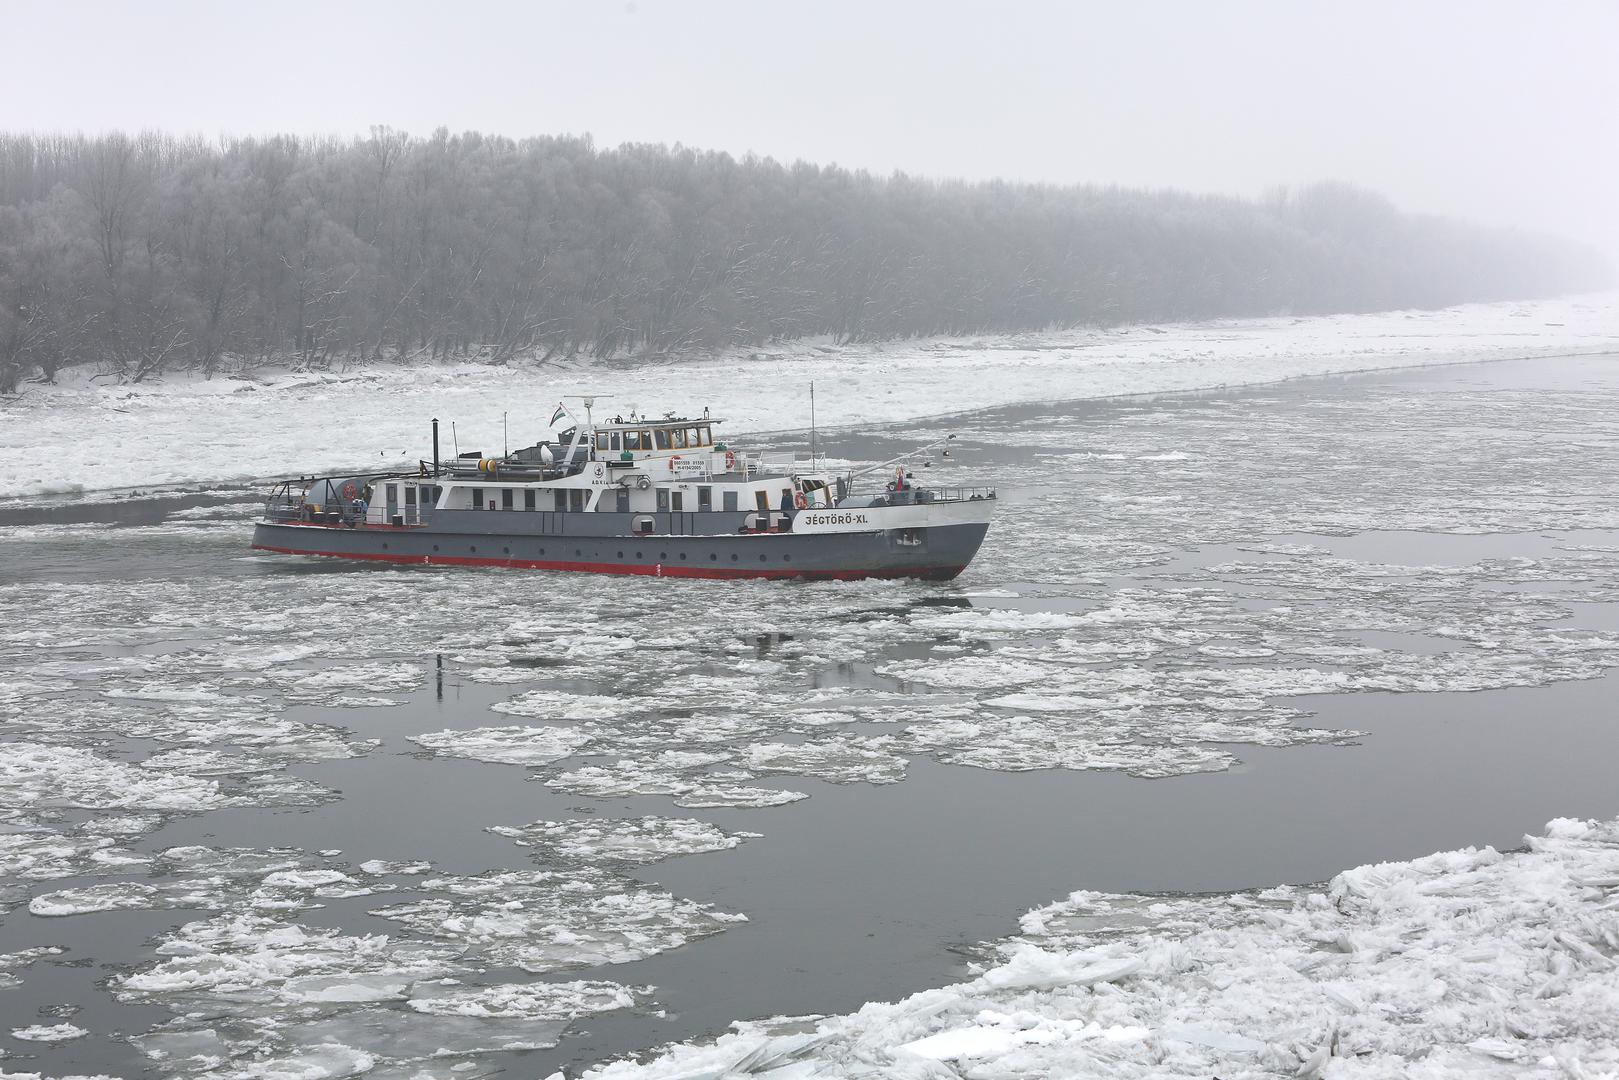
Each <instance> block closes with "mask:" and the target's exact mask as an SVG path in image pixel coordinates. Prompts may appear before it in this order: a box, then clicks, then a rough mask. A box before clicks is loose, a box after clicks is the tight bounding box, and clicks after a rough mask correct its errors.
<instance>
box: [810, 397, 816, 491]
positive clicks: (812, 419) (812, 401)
mask: <svg viewBox="0 0 1619 1080" xmlns="http://www.w3.org/2000/svg"><path fill="white" fill-rule="evenodd" d="M814 470H815V380H814V379H811V380H810V471H811V472H813V471H814Z"/></svg>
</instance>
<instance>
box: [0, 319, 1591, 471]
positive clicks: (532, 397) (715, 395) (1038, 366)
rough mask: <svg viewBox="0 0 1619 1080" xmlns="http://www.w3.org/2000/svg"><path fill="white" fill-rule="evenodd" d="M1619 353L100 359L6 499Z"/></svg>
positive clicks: (1132, 337) (73, 383) (1211, 351)
mask: <svg viewBox="0 0 1619 1080" xmlns="http://www.w3.org/2000/svg"><path fill="white" fill-rule="evenodd" d="M1615 350H1619V295H1614V294H1603V295H1597V296H1588V297H1577V298H1571V299H1562V300H1543V301H1533V302H1522V303H1518V302H1512V303H1500V304H1471V305H1465V306H1461V307H1454V308H1447V309H1444V310H1440V311H1392V312H1382V313H1378V314H1367V315H1332V316H1311V317H1307V318H1293V317H1276V318H1264V319H1226V320H1219V321H1214V322H1202V323H1181V324H1169V325H1164V326H1119V327H1111V328H1106V329H1102V328H1089V329H1074V330H1065V331H1058V332H1052V333H1050V334H1043V335H1018V336H1002V337H977V338H960V339H941V338H933V339H922V340H915V341H902V342H889V343H875V344H851V345H841V346H840V345H834V344H832V343H830V342H827V341H815V340H809V341H798V342H788V343H784V344H781V345H779V346H771V347H769V348H768V349H765V350H762V351H761V350H733V351H731V352H722V353H717V354H705V355H703V356H698V357H689V358H684V359H679V360H647V361H640V362H636V363H627V362H623V361H617V362H584V361H579V362H566V363H550V364H546V365H543V366H534V365H514V366H511V367H506V366H489V365H480V364H462V365H457V366H452V367H441V366H428V367H422V366H415V367H411V366H390V365H379V366H374V367H367V368H360V369H351V370H346V371H327V372H291V371H287V370H279V369H274V368H259V369H254V370H252V371H247V372H241V373H238V374H236V375H234V376H230V377H226V376H221V377H216V378H214V379H212V380H203V379H201V378H199V377H193V376H185V375H171V376H168V377H167V378H165V379H164V380H162V381H160V382H155V383H143V384H140V385H137V386H117V385H106V384H105V383H104V382H101V381H93V380H92V376H94V374H95V369H94V366H93V365H89V364H87V365H84V366H82V367H79V368H73V369H70V370H69V371H68V372H66V373H64V374H63V375H62V376H61V382H60V384H59V385H54V386H38V385H29V386H27V387H26V388H25V392H24V393H22V394H20V395H18V396H15V397H12V398H9V399H6V398H0V498H8V497H18V496H30V495H45V494H56V493H71V492H89V491H116V490H119V489H126V488H132V487H137V486H140V487H146V488H151V487H156V486H163V485H173V484H191V483H212V482H228V481H242V480H254V479H260V478H263V477H266V476H280V475H286V474H296V473H302V472H307V471H310V470H315V471H342V470H345V469H350V468H359V467H365V466H371V467H378V466H381V465H384V464H385V465H388V466H390V467H396V466H398V465H400V464H401V463H403V464H406V465H408V464H410V463H411V462H414V461H416V460H417V459H418V458H420V457H423V456H426V454H427V450H426V449H425V439H426V431H427V424H428V421H429V420H430V419H431V418H432V417H434V416H438V417H440V418H442V419H443V420H445V421H450V420H454V421H455V422H456V435H455V439H456V441H457V444H458V447H459V449H461V450H473V449H483V450H491V449H493V448H497V447H499V445H500V443H501V438H502V416H503V414H505V416H506V417H507V420H508V422H509V424H510V425H511V427H510V431H511V437H512V438H513V439H519V440H530V441H531V440H532V439H533V438H534V437H535V436H537V435H538V434H539V432H538V431H537V430H535V427H536V425H538V424H539V423H541V422H543V419H544V418H545V417H547V416H549V415H551V411H552V409H553V408H554V406H555V404H556V401H557V397H558V396H559V395H561V394H565V393H578V392H580V391H582V390H595V391H601V392H604V393H608V392H610V394H611V405H610V407H611V408H612V409H613V411H615V412H618V411H623V412H626V413H627V412H629V411H630V410H631V409H632V408H635V407H637V406H640V407H645V408H652V407H659V408H661V407H666V406H670V405H675V406H679V407H687V406H692V407H701V406H704V405H706V406H709V407H710V408H711V409H712V410H713V412H714V414H715V415H717V416H723V417H725V418H727V420H728V421H729V422H730V424H729V426H728V427H727V429H726V430H727V431H728V432H729V433H731V434H742V433H747V432H750V431H759V430H775V429H781V428H789V427H799V426H805V427H807V426H808V421H809V402H808V393H807V389H808V386H809V383H810V382H811V381H812V380H813V381H814V383H815V390H816V398H817V405H818V413H819V419H820V422H821V423H822V424H826V425H848V424H876V423H889V422H894V421H899V420H906V419H911V418H914V417H920V416H931V415H937V414H940V413H951V412H962V411H967V410H971V409H981V408H989V407H993V406H997V405H1007V404H1013V403H1017V402H1026V401H1052V400H1066V399H1080V398H1098V397H1108V396H1115V395H1121V394H1140V393H1161V392H1170V391H1179V390H1195V389H1205V388H1212V387H1220V386H1235V385H1240V384H1249V383H1264V382H1274V381H1278V380H1282V379H1289V378H1296V377H1300V376H1308V375H1324V374H1332V373H1337V372H1348V371H1365V370H1372V369H1378V368H1392V367H1409V366H1415V365H1431V364H1451V363H1467V362H1471V361H1479V360H1499V359H1508V358H1514V357H1534V356H1553V355H1567V354H1572V353H1598V352H1611V351H1615ZM519 444H520V443H517V444H514V445H519ZM446 449H449V447H448V446H447V447H446Z"/></svg>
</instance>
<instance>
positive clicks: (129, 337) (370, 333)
mask: <svg viewBox="0 0 1619 1080" xmlns="http://www.w3.org/2000/svg"><path fill="white" fill-rule="evenodd" d="M1607 275H1608V269H1607V267H1606V266H1605V265H1603V264H1602V262H1601V261H1600V260H1599V259H1597V258H1596V257H1595V256H1594V255H1592V254H1591V253H1590V252H1588V251H1586V250H1585V249H1582V248H1579V247H1577V246H1575V245H1573V244H1569V243H1566V242H1563V241H1558V240H1552V239H1548V238H1543V237H1531V236H1526V235H1522V234H1517V233H1509V232H1503V231H1498V230H1486V229H1482V228H1478V227H1473V226H1469V225H1464V224H1461V223H1456V222H1451V221H1447V220H1441V219H1436V218H1428V217H1419V216H1413V215H1408V214H1402V213H1401V212H1399V211H1397V210H1396V209H1395V208H1394V207H1393V206H1391V205H1390V204H1389V203H1388V202H1386V201H1385V200H1383V199H1381V198H1380V197H1378V196H1376V195H1372V194H1369V193H1366V192H1363V191H1359V190H1356V189H1353V188H1348V187H1344V186H1341V185H1320V186H1317V187H1313V188H1309V189H1305V190H1303V191H1300V192H1296V193H1287V192H1278V193H1276V194H1274V195H1272V196H1271V197H1268V198H1266V199H1263V200H1259V201H1245V200H1240V199H1234V198H1223V197H1222V198H1213V197H1199V196H1192V195H1187V194H1181V193H1176V192H1167V191H1152V192H1149V191H1131V190H1121V189H1117V188H1101V187H1088V186H1075V187H1056V186H1048V185H1030V184H1012V183H1001V182H992V183H963V182H936V181H927V180H918V179H915V178H912V177H908V176H904V175H895V176H892V177H876V176H872V175H869V174H867V173H864V172H851V171H849V170H846V169H842V168H838V167H835V166H831V167H825V166H816V165H810V164H805V163H802V162H800V163H795V164H791V165H784V164H780V163H778V162H776V161H772V160H768V159H766V160H760V159H755V158H747V159H744V160H740V161H739V160H736V159H734V158H732V157H730V156H728V155H726V154H720V153H705V152H702V151H696V150H691V149H687V148H684V147H679V146H676V147H674V148H669V147H665V146H646V145H631V146H624V147H620V148H618V149H614V150H601V149H598V148H596V147H595V146H594V145H593V144H592V142H591V140H590V139H589V138H588V137H554V138H552V137H547V138H532V139H523V140H517V141H514V140H511V139H506V138H499V137H494V136H488V135H482V134H479V133H477V132H468V133H465V134H460V135H452V134H450V133H449V132H447V131H443V130H441V131H438V132H435V133H434V134H433V135H431V136H429V137H427V138H416V137H412V136H410V135H407V134H405V133H403V132H398V131H393V130H390V129H387V128H376V129H373V131H372V132H371V134H370V136H369V137H365V138H353V139H335V138H307V137H296V136H276V137H271V138H240V139H236V138H233V139H227V140H221V141H207V140H203V139H200V138H176V137H172V136H169V135H164V134H159V133H146V134H141V135H137V136H129V135H124V134H116V133H115V134H107V135H100V136H83V135H49V134H46V135H40V134H0V392H3V391H7V390H11V389H14V388H15V387H16V385H17V383H18V382H19V381H20V380H22V379H25V378H29V377H44V378H52V377H54V375H55V373H56V372H57V371H58V370H60V369H61V368H63V367H65V366H67V365H71V364H80V363H90V364H95V365H99V366H100V367H101V368H102V369H103V370H105V371H106V372H108V373H110V374H113V375H116V376H117V377H120V378H123V379H127V380H132V381H138V380H141V379H144V378H147V377H149V376H151V375H153V374H154V373H157V372H161V371H163V370H166V369H171V368H176V367H182V366H187V367H192V366H194V367H201V368H203V369H205V370H208V371H213V370H217V369H218V368H220V367H221V366H222V365H225V364H227V363H234V362H240V361H244V360H246V361H255V360H261V359H267V358H272V357H275V358H290V359H293V360H295V361H296V362H299V363H304V364H311V365H318V364H327V363H331V362H333V361H334V360H339V359H344V360H346V359H381V360H386V359H395V358H401V357H410V356H418V355H431V356H433V357H436V358H445V357H451V358H454V357H462V356H467V357H479V358H483V359H501V358H507V357H514V356H519V355H536V356H540V357H550V356H555V355H574V354H577V353H580V352H588V353H590V354H593V355H596V356H611V355H623V354H636V353H664V352H669V351H674V350H680V349H691V348H701V347H713V346H719V345H763V344H766V343H768V342H770V341H773V340H780V339H783V338H792V337H799V336H804V335H816V334H828V335H832V336H833V337H835V338H837V339H839V340H844V341H859V340H873V339H881V338H891V337H902V336H911V335H921V334H939V333H945V334H961V333H974V332H980V331H1004V330H1030V329H1041V328H1050V327H1056V326H1061V325H1068V324H1075V323H1098V322H1101V323H1106V322H1120V321H1143V320H1148V321H1151V320H1170V319H1185V318H1202V317H1209V316H1221V315H1253V314H1271V313H1278V312H1296V313H1306V312H1309V313H1319V312H1337V311H1360V310H1373V309H1382V308H1392V307H1408V306H1409V307H1435V306H1443V305H1447V304H1452V303H1458V302H1462V301H1471V300H1494V299H1505V298H1516V297H1527V296H1533V295H1547V294H1552V293H1558V292H1566V291H1571V290H1576V289H1584V288H1591V287H1596V286H1600V285H1603V284H1605V283H1606V279H1607Z"/></svg>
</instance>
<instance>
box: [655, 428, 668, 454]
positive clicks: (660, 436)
mask: <svg viewBox="0 0 1619 1080" xmlns="http://www.w3.org/2000/svg"><path fill="white" fill-rule="evenodd" d="M652 434H653V437H654V438H656V439H657V441H658V449H659V450H667V449H669V429H668V428H658V429H657V430H656V431H654V432H653V433H652Z"/></svg>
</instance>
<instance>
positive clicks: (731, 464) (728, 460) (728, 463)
mask: <svg viewBox="0 0 1619 1080" xmlns="http://www.w3.org/2000/svg"><path fill="white" fill-rule="evenodd" d="M734 468H736V454H735V453H733V452H732V451H730V450H727V451H725V471H726V472H730V471H731V470H732V469H734Z"/></svg>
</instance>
